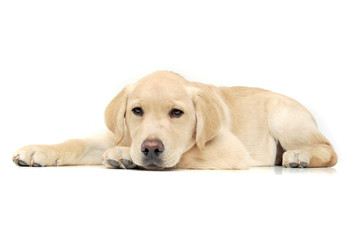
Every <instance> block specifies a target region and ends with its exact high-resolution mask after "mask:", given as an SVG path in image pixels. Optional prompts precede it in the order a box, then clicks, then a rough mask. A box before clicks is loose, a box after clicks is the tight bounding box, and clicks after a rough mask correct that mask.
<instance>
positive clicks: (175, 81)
mask: <svg viewBox="0 0 361 240" xmlns="http://www.w3.org/2000/svg"><path fill="white" fill-rule="evenodd" d="M185 83H186V81H185V80H184V79H183V78H182V77H181V76H179V75H174V74H164V73H161V74H152V75H149V76H147V77H145V78H143V79H141V80H140V81H139V82H138V83H137V84H136V85H135V86H134V89H133V92H132V94H131V95H132V96H131V97H132V98H142V99H147V98H149V99H156V98H161V99H166V98H172V99H183V98H185V97H187V95H188V93H187V91H186V86H185Z"/></svg>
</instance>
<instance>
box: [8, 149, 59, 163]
mask: <svg viewBox="0 0 361 240" xmlns="http://www.w3.org/2000/svg"><path fill="white" fill-rule="evenodd" d="M13 161H14V163H15V164H16V165H18V166H21V167H29V166H31V167H46V166H57V165H59V164H60V162H59V161H60V160H59V153H58V152H57V151H56V150H55V149H53V148H51V147H49V146H46V145H29V146H25V147H22V148H20V149H19V150H18V151H16V152H15V154H14V155H13Z"/></svg>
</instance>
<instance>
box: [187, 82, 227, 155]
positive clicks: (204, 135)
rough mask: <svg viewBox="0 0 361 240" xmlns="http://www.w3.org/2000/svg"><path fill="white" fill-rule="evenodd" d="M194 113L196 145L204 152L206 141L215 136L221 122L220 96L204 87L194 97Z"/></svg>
mask: <svg viewBox="0 0 361 240" xmlns="http://www.w3.org/2000/svg"><path fill="white" fill-rule="evenodd" d="M193 101H194V106H195V111H196V118H197V125H196V144H197V146H198V148H199V149H200V150H204V148H205V145H206V143H207V142H208V141H210V140H211V139H212V138H214V137H215V136H216V134H217V133H218V131H219V129H220V127H221V122H222V120H223V113H224V111H223V109H222V103H221V99H220V96H219V95H218V93H217V92H216V91H213V90H212V89H211V88H210V87H204V88H201V89H199V91H198V92H197V93H196V94H195V96H194V100H193Z"/></svg>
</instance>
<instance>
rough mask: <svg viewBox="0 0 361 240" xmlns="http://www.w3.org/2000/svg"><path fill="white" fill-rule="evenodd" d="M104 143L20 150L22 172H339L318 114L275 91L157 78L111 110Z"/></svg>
mask: <svg viewBox="0 0 361 240" xmlns="http://www.w3.org/2000/svg"><path fill="white" fill-rule="evenodd" d="M105 122H106V125H107V127H108V129H109V130H110V131H109V132H107V133H106V134H104V135H103V136H101V137H96V138H88V139H75V140H68V141H66V142H64V143H60V144H56V145H31V146H25V147H23V148H21V149H19V150H18V151H17V152H16V153H15V155H14V157H13V161H14V162H15V163H16V164H18V165H20V166H33V167H35V166H36V167H39V166H57V165H96V164H101V163H103V164H104V166H106V167H108V168H140V169H247V168H249V167H252V166H274V165H281V164H282V165H283V166H284V167H301V168H302V167H332V166H334V165H335V164H336V162H337V155H336V153H335V151H334V149H333V148H332V146H331V144H330V142H329V141H328V140H327V139H326V138H325V137H324V136H323V135H322V134H321V133H320V132H319V130H318V129H317V125H316V122H315V120H314V118H313V117H312V115H311V114H310V113H309V112H308V111H307V110H306V109H305V108H304V107H303V106H302V105H301V104H299V103H298V102H296V101H295V100H293V99H291V98H288V97H286V96H283V95H280V94H277V93H273V92H270V91H266V90H262V89H257V88H247V87H214V86H212V85H205V84H201V83H194V82H189V81H186V80H185V79H184V78H183V77H182V76H180V75H178V74H176V73H172V72H167V71H160V72H155V73H153V74H151V75H149V76H146V77H144V78H143V79H141V80H140V81H139V82H138V83H136V84H133V85H129V86H127V87H125V88H124V89H123V90H122V91H121V92H120V93H119V94H118V95H117V96H116V97H115V98H114V99H113V100H112V101H111V102H110V104H109V105H108V107H107V108H106V110H105Z"/></svg>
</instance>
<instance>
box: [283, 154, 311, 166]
mask: <svg viewBox="0 0 361 240" xmlns="http://www.w3.org/2000/svg"><path fill="white" fill-rule="evenodd" d="M311 157H312V156H311V154H310V153H309V152H307V151H302V150H299V151H298V150H291V151H286V152H285V153H284V154H283V160H282V165H283V167H291V168H305V167H308V166H309V165H310V161H311Z"/></svg>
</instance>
